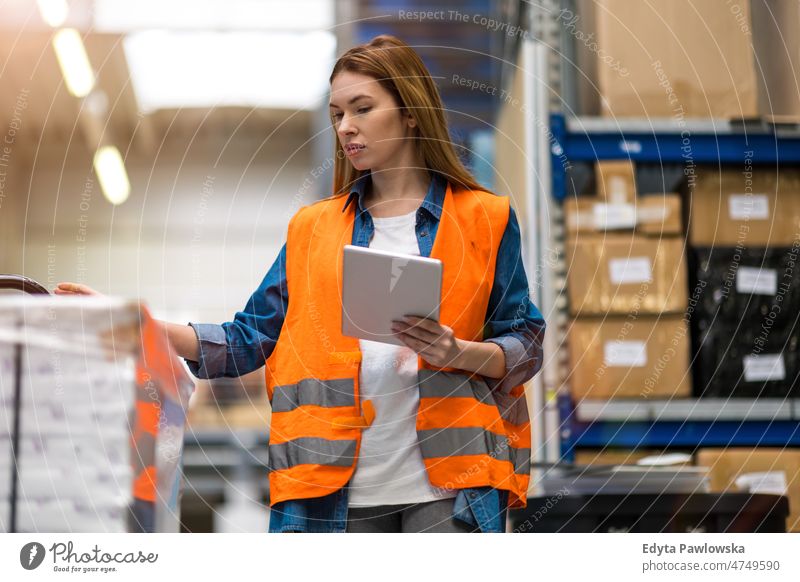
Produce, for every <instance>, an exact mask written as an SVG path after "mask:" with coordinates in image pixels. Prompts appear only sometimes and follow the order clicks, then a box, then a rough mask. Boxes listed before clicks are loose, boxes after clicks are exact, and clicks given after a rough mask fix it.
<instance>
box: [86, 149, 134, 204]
mask: <svg viewBox="0 0 800 582" xmlns="http://www.w3.org/2000/svg"><path fill="white" fill-rule="evenodd" d="M94 172H95V174H97V179H98V180H99V181H100V188H102V190H103V194H104V195H105V197H106V198H107V199H108V201H109V202H111V204H122V203H123V202H125V201H126V200H127V199H128V195H129V194H130V193H131V183H130V181H129V180H128V173H127V172H126V171H125V162H124V161H123V160H122V156H121V155H120V153H119V150H118V149H117V148H115V147H114V146H103V147H101V148H100V149H98V150H97V153H95V155H94Z"/></svg>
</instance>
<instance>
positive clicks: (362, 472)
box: [349, 210, 456, 507]
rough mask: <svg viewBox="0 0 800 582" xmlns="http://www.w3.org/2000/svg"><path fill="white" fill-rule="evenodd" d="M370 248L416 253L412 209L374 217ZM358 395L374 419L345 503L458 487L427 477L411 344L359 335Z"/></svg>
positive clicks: (422, 496)
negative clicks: (419, 437) (436, 483)
mask: <svg viewBox="0 0 800 582" xmlns="http://www.w3.org/2000/svg"><path fill="white" fill-rule="evenodd" d="M372 222H373V223H374V225H375V234H374V236H373V238H372V240H371V241H370V245H369V246H370V248H372V249H379V250H390V251H394V252H399V253H406V254H413V255H419V254H420V253H419V245H418V244H417V236H416V231H415V225H416V210H415V211H414V212H411V213H410V214H405V215H403V216H391V217H388V218H373V219H372ZM359 344H360V347H361V374H360V376H359V380H360V387H361V400H362V401H364V400H372V403H373V405H374V407H375V419H374V420H373V421H372V425H370V426H369V427H368V428H366V429H364V430H363V432H362V437H361V449H360V451H359V455H358V463H357V465H356V470H355V473H354V474H353V477H352V479H351V481H350V493H349V505H350V506H351V507H370V506H375V505H399V504H403V503H419V502H424V501H434V500H436V499H443V498H447V497H455V495H456V491H452V490H451V491H448V490H445V489H440V488H437V487H433V486H432V485H431V484H430V482H429V481H428V475H427V473H426V472H425V465H424V463H423V462H422V453H421V452H420V449H419V444H418V442H417V433H416V415H417V408H418V407H419V388H418V386H417V383H418V379H417V354H416V352H414V350H412V349H411V348H409V347H406V346H395V345H392V344H384V343H380V342H373V341H369V340H359Z"/></svg>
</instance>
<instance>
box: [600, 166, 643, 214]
mask: <svg viewBox="0 0 800 582" xmlns="http://www.w3.org/2000/svg"><path fill="white" fill-rule="evenodd" d="M594 175H595V182H596V187H597V197H598V198H600V200H602V201H604V202H609V203H611V204H633V203H634V201H635V200H636V173H635V171H634V169H633V162H631V161H630V160H612V161H603V162H595V165H594Z"/></svg>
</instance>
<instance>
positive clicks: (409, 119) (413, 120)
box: [403, 109, 417, 129]
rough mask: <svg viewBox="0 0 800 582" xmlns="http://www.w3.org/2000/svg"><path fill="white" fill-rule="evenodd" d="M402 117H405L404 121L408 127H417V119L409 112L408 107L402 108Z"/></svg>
mask: <svg viewBox="0 0 800 582" xmlns="http://www.w3.org/2000/svg"><path fill="white" fill-rule="evenodd" d="M403 117H405V118H406V123H408V127H410V128H412V129H413V128H415V127H417V119H416V118H415V117H414V116H413V115H411V113H409V111H408V109H403Z"/></svg>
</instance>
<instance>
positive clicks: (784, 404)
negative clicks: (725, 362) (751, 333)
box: [531, 9, 800, 461]
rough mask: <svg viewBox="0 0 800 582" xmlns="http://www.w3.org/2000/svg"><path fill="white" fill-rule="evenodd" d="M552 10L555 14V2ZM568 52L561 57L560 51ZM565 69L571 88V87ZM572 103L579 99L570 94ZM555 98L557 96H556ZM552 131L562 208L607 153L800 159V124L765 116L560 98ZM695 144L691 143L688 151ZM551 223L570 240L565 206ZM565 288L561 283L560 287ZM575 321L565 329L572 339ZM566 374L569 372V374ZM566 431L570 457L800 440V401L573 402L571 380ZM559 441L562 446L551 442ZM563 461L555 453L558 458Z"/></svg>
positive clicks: (686, 159) (675, 158)
mask: <svg viewBox="0 0 800 582" xmlns="http://www.w3.org/2000/svg"><path fill="white" fill-rule="evenodd" d="M550 13H551V14H552V13H553V11H552V9H551V11H550ZM561 42H562V44H561V45H559V44H551V45H550V46H549V47H548V48H549V49H550V50H551V57H550V61H549V62H550V67H551V68H558V67H559V65H558V60H559V58H560V56H561V54H569V49H568V48H564V49H563V51H561V50H559V51H555V50H552V49H553V47H554V46H563V38H562V39H561ZM558 53H561V54H558ZM566 77H567V75H565V74H564V73H563V72H561V79H562V86H565V87H568V86H569V82H568V81H567V80H566ZM552 90H553V86H552V85H551V86H550V87H544V86H539V87H536V86H533V87H532V88H531V91H532V92H534V93H535V92H536V91H540V92H541V91H545V92H546V91H552ZM566 101H567V102H568V101H569V100H566ZM551 102H552V100H551ZM556 102H557V103H556V105H555V106H554V107H551V109H550V112H549V125H548V127H547V129H546V130H545V131H542V132H540V133H543V134H544V135H545V136H546V138H547V142H548V144H549V152H548V154H549V156H548V159H546V160H545V159H544V156H539V157H538V159H539V160H541V161H540V165H539V167H538V168H537V171H538V172H539V174H540V175H544V176H550V179H551V188H552V190H551V196H552V201H553V203H554V204H553V205H554V206H559V204H560V202H562V201H563V200H564V199H565V197H566V196H567V193H568V191H569V182H568V179H569V176H568V175H567V170H566V168H568V167H570V166H571V165H573V164H579V163H586V164H594V162H595V161H597V160H615V159H630V160H631V161H633V162H634V163H637V162H638V163H651V164H663V166H669V165H672V166H674V165H675V164H681V165H683V166H684V167H687V166H689V165H691V164H719V165H724V164H727V163H739V164H741V162H742V160H744V159H746V158H747V159H750V160H752V163H753V164H754V165H758V164H770V165H773V166H777V165H782V164H797V163H800V127H798V126H797V125H776V124H771V123H767V122H765V121H762V120H746V121H730V120H717V119H645V120H635V119H625V120H622V119H607V118H596V117H580V116H572V115H565V114H564V112H563V111H562V109H569V108H568V107H566V108H565V107H564V106H563V103H564V102H565V101H564V100H556ZM687 144H688V145H689V147H688V148H687V147H686V146H687ZM549 214H550V216H551V217H552V218H554V219H556V220H557V224H554V225H552V226H551V230H553V232H555V233H556V234H557V235H558V234H559V233H560V234H562V237H563V224H562V222H563V219H562V213H561V212H560V211H551V212H550V213H549ZM552 242H553V244H555V245H556V246H557V247H558V248H560V249H561V252H560V254H559V256H560V257H561V261H560V262H559V263H558V265H556V266H555V267H554V271H556V273H555V274H554V275H553V276H551V277H550V280H551V285H552V284H555V285H556V286H557V288H555V289H551V293H553V294H559V293H560V292H563V285H564V280H565V270H566V267H565V265H564V264H563V238H561V240H560V241H559V240H558V237H556V240H554V241H552ZM559 285H560V288H558V286H559ZM559 299H560V301H555V302H553V303H552V305H551V306H550V307H551V308H552V309H554V310H555V312H556V313H557V315H558V317H559V321H561V322H564V321H566V319H567V317H566V301H565V299H564V298H563V296H562V297H559ZM564 328H565V325H563V324H562V325H560V326H556V329H555V332H556V333H557V334H560V336H559V341H560V342H563V337H564V334H565V331H564ZM562 379H563V378H562ZM556 400H557V407H558V417H559V426H558V431H557V432H556V431H554V432H552V433H551V434H548V435H546V437H545V438H546V439H548V440H557V441H558V442H559V445H558V448H559V450H560V458H561V459H562V460H565V461H571V460H573V459H574V454H575V451H576V449H579V448H583V447H585V448H601V447H607V446H612V447H623V448H634V447H658V448H666V447H680V448H691V449H694V448H696V447H702V446H722V447H724V446H800V401H797V400H782V399H736V400H733V399H731V400H726V399H719V400H717V399H693V398H690V399H681V400H649V401H644V402H639V401H625V400H619V401H597V400H592V401H590V400H583V401H581V402H580V403H573V402H572V400H571V398H570V396H569V394H567V393H566V391H565V390H564V388H563V387H560V388H559V389H558V391H557V396H556ZM551 448H552V447H551ZM550 460H555V459H550Z"/></svg>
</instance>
